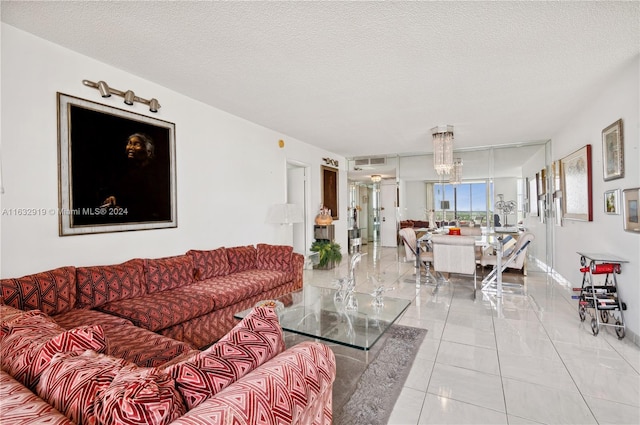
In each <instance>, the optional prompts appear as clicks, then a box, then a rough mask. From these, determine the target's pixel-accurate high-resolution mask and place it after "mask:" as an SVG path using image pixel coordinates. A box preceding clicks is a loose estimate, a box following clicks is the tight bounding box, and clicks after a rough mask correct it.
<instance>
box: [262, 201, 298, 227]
mask: <svg viewBox="0 0 640 425" xmlns="http://www.w3.org/2000/svg"><path fill="white" fill-rule="evenodd" d="M303 221H304V217H303V216H302V209H301V208H300V207H299V206H298V205H297V204H275V205H272V206H271V208H269V215H268V217H267V223H277V224H292V223H302V222H303Z"/></svg>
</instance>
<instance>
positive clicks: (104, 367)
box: [36, 351, 128, 424]
mask: <svg viewBox="0 0 640 425" xmlns="http://www.w3.org/2000/svg"><path fill="white" fill-rule="evenodd" d="M127 365H128V362H127V361H125V360H122V359H117V358H115V357H110V356H105V355H103V354H97V353H95V352H93V351H86V352H84V353H82V354H78V353H64V354H57V355H55V356H54V357H53V358H52V359H51V364H50V365H49V367H48V368H47V369H46V370H45V371H44V372H43V373H42V376H41V378H40V382H39V383H38V385H37V386H36V393H37V394H38V395H39V396H40V398H42V399H43V400H44V401H46V402H47V403H49V404H50V405H52V406H53V407H55V408H56V409H58V411H60V413H62V414H64V415H65V416H66V417H68V418H69V419H71V420H72V421H73V422H75V423H77V424H95V423H98V421H97V417H96V414H95V410H94V400H95V398H96V396H97V394H98V392H99V391H103V390H106V389H107V388H108V387H109V385H110V384H111V381H113V379H114V378H115V377H116V375H117V374H118V372H120V369H122V368H123V367H125V366H127ZM112 423H113V422H112Z"/></svg>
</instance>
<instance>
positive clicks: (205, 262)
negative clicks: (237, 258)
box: [187, 247, 229, 280]
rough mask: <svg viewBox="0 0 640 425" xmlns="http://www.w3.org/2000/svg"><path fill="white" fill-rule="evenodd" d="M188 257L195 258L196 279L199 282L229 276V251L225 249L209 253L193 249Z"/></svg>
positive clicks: (213, 250) (188, 253)
mask: <svg viewBox="0 0 640 425" xmlns="http://www.w3.org/2000/svg"><path fill="white" fill-rule="evenodd" d="M187 255H190V256H192V257H193V262H194V263H195V268H196V273H197V276H196V278H197V279H198V280H205V279H211V278H212V277H217V276H226V275H228V274H229V260H228V258H227V250H226V249H225V248H224V247H221V248H218V249H212V250H209V251H197V250H194V249H192V250H191V251H189V252H187Z"/></svg>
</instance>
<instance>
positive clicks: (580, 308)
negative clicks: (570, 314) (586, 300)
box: [578, 306, 586, 322]
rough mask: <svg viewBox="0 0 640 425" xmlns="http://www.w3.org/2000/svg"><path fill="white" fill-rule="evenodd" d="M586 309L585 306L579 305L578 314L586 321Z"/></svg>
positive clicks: (581, 319)
mask: <svg viewBox="0 0 640 425" xmlns="http://www.w3.org/2000/svg"><path fill="white" fill-rule="evenodd" d="M585 312H586V309H585V308H584V306H580V307H578V316H580V321H581V322H584V319H585Z"/></svg>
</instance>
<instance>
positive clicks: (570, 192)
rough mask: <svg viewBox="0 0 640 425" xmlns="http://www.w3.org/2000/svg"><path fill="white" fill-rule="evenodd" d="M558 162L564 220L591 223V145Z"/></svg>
mask: <svg viewBox="0 0 640 425" xmlns="http://www.w3.org/2000/svg"><path fill="white" fill-rule="evenodd" d="M560 162H561V164H560V167H561V170H562V187H563V194H562V211H563V213H564V218H565V219H567V220H579V221H593V204H592V199H591V184H592V182H591V145H586V146H584V147H582V148H580V149H578V150H577V151H575V152H573V153H571V154H569V155H567V156H566V157H564V158H562V160H561V161H560Z"/></svg>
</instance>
